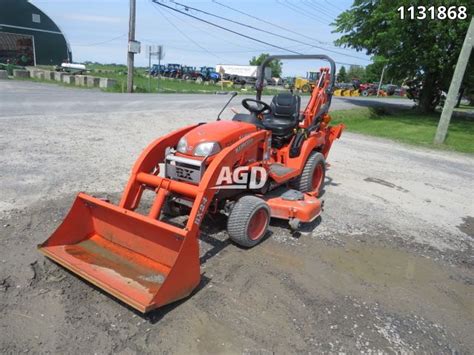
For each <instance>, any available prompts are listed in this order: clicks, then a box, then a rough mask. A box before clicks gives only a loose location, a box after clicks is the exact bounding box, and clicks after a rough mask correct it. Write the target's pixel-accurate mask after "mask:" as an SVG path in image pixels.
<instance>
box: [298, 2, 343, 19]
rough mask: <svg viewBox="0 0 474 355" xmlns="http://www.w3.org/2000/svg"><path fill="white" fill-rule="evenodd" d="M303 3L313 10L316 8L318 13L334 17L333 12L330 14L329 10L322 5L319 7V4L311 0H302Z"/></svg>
mask: <svg viewBox="0 0 474 355" xmlns="http://www.w3.org/2000/svg"><path fill="white" fill-rule="evenodd" d="M302 3H303V5H305V6H307V7H309V8H310V9H312V10H313V11H314V10H316V11H318V12H320V13H322V14H323V15H325V16H328V17H329V18H331V19H332V18H334V17H336V16H335V15H334V14H332V13H331V12H330V11H329V10H327V9H326V8H324V7H323V6H321V7H320V5H319V4H317V3H315V2H312V1H309V0H308V1H305V0H303V2H302Z"/></svg>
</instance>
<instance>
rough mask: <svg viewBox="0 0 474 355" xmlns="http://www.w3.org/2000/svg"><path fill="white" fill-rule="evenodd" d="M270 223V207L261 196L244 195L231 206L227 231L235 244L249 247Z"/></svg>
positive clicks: (265, 230) (261, 236) (257, 240)
mask: <svg viewBox="0 0 474 355" xmlns="http://www.w3.org/2000/svg"><path fill="white" fill-rule="evenodd" d="M269 223H270V208H269V207H268V205H267V203H266V202H265V201H264V200H262V199H261V198H258V197H255V196H244V197H242V198H240V199H239V200H238V201H237V202H236V203H235V205H234V208H232V211H231V212H230V215H229V219H228V220H227V232H228V233H229V237H230V239H232V241H233V242H235V243H236V244H238V245H240V246H243V247H246V248H251V247H253V246H255V245H257V244H258V243H259V242H260V241H261V240H262V239H263V237H264V236H265V234H266V232H267V229H268V224H269Z"/></svg>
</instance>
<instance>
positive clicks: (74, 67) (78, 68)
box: [54, 63, 87, 74]
mask: <svg viewBox="0 0 474 355" xmlns="http://www.w3.org/2000/svg"><path fill="white" fill-rule="evenodd" d="M54 70H55V71H62V72H65V73H71V74H84V73H85V72H86V71H87V68H86V66H85V65H84V64H78V63H62V64H61V65H59V66H56V67H55V68H54Z"/></svg>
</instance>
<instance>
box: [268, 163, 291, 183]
mask: <svg viewBox="0 0 474 355" xmlns="http://www.w3.org/2000/svg"><path fill="white" fill-rule="evenodd" d="M268 171H269V175H270V177H271V178H272V179H273V180H275V181H276V182H278V183H280V182H283V181H285V180H289V179H290V178H292V177H294V176H293V175H295V174H296V169H294V168H290V167H288V166H285V165H283V164H280V163H273V164H271V165H270V166H269V170H268Z"/></svg>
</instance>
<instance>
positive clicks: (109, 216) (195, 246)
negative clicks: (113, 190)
mask: <svg viewBox="0 0 474 355" xmlns="http://www.w3.org/2000/svg"><path fill="white" fill-rule="evenodd" d="M193 127H194V126H191V127H186V128H183V129H181V130H179V131H176V132H173V133H171V134H169V135H167V136H165V137H163V138H161V139H157V140H156V141H154V142H153V143H152V144H150V145H149V146H148V147H147V148H146V149H145V150H144V152H143V153H142V155H141V156H140V157H139V158H138V160H137V162H136V163H135V165H134V167H133V169H132V173H131V176H130V180H129V182H128V184H127V187H126V189H125V192H124V194H123V197H122V199H121V202H120V204H119V206H116V205H113V204H111V203H109V202H106V201H103V200H101V199H98V198H95V197H92V196H88V195H86V194H84V193H80V194H79V195H78V196H77V198H76V200H75V201H74V204H73V206H72V208H71V210H70V212H69V213H68V215H67V216H66V218H65V219H64V221H63V222H62V223H61V225H60V226H59V227H58V228H57V230H56V231H55V232H54V233H53V234H52V235H51V236H50V237H49V238H48V239H47V240H46V241H45V242H44V243H43V244H41V245H39V246H38V248H39V250H40V251H41V252H42V253H43V254H45V255H46V256H47V257H49V258H51V259H52V260H54V261H56V262H57V263H59V264H60V265H62V266H63V267H65V268H67V269H69V270H70V271H72V272H73V273H75V274H76V275H78V276H80V277H82V278H84V279H86V280H87V281H89V282H91V283H92V284H94V285H96V286H97V287H99V288H101V289H103V290H105V291H106V292H108V293H109V294H111V295H113V296H114V297H116V298H118V299H120V300H121V301H123V302H125V303H127V304H128V305H130V306H132V307H133V308H135V309H137V310H138V311H140V312H143V313H146V312H148V311H151V310H153V309H155V308H158V307H161V306H163V305H166V304H169V303H171V302H174V301H177V300H179V299H182V298H185V297H187V296H188V295H190V294H191V292H192V291H193V290H194V289H195V288H196V287H197V286H198V284H199V282H200V278H201V272H200V260H199V243H198V237H199V228H200V225H201V222H202V220H203V219H204V216H205V214H206V212H207V209H208V207H209V205H210V204H211V202H212V200H213V197H214V195H215V193H216V192H217V191H218V188H216V187H215V184H216V180H217V179H218V176H219V173H220V171H221V169H222V167H224V166H225V167H229V168H231V169H232V168H233V167H234V166H235V164H236V162H238V161H239V159H240V157H241V156H242V155H245V154H247V153H249V152H251V151H255V150H258V149H262V147H263V146H264V145H265V142H266V141H267V137H268V133H267V132H266V131H264V130H261V131H258V132H255V133H252V134H249V135H248V136H245V137H243V138H242V139H240V140H239V141H237V142H235V143H234V144H233V145H231V146H229V147H227V148H225V149H223V150H222V151H221V152H220V153H219V154H218V155H217V156H216V157H215V158H214V159H213V161H212V162H211V163H210V165H209V166H208V167H207V169H206V171H205V173H204V175H203V178H202V180H201V182H200V183H199V185H198V186H197V187H196V186H195V185H191V184H188V183H185V182H181V181H175V180H170V179H168V178H165V177H162V176H159V175H158V173H159V168H158V166H159V163H161V162H163V160H164V156H165V154H166V152H167V149H169V148H170V147H173V146H175V145H176V143H177V142H178V140H179V138H180V137H182V136H183V134H185V133H186V132H188V131H189V130H191V129H192V128H193ZM145 189H151V190H154V192H155V199H154V202H153V204H152V206H151V208H150V209H149V212H148V214H147V215H143V214H140V213H138V212H135V210H136V209H137V208H138V207H139V205H140V200H141V197H142V193H143V191H144V190H145ZM170 193H172V194H175V195H182V196H186V197H187V198H189V199H191V200H192V201H193V205H192V208H191V212H190V214H189V218H188V220H187V223H186V225H185V226H184V227H179V226H176V225H173V224H169V223H166V222H165V221H161V220H158V218H159V217H160V215H161V211H162V208H163V204H164V202H165V198H166V196H167V195H168V194H170Z"/></svg>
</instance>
